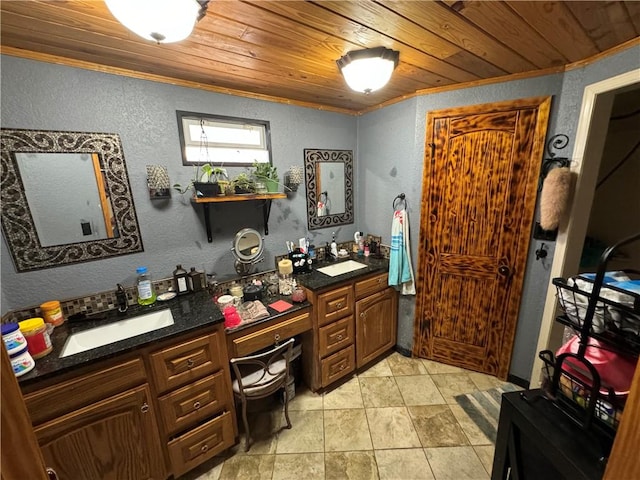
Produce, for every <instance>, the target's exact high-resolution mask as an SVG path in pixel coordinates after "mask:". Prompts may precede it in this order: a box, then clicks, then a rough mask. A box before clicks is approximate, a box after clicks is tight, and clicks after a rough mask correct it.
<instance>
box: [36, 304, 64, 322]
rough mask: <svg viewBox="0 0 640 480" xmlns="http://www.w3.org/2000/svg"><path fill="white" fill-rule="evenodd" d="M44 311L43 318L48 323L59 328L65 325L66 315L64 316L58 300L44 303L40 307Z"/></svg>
mask: <svg viewBox="0 0 640 480" xmlns="http://www.w3.org/2000/svg"><path fill="white" fill-rule="evenodd" d="M40 310H42V318H44V321H45V322H46V323H49V324H51V325H53V326H54V327H59V326H60V325H62V324H63V323H64V315H63V314H62V307H61V306H60V302H59V301H57V300H51V301H50V302H44V303H43V304H41V305H40Z"/></svg>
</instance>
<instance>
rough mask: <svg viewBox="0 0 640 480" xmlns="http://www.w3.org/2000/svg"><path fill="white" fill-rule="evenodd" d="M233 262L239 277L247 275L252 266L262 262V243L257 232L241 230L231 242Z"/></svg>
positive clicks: (246, 229)
mask: <svg viewBox="0 0 640 480" xmlns="http://www.w3.org/2000/svg"><path fill="white" fill-rule="evenodd" d="M231 251H232V252H233V255H234V257H235V258H236V260H235V269H236V272H237V273H238V274H239V275H249V274H250V273H251V272H252V271H253V266H254V265H255V264H256V263H258V262H260V261H262V253H263V251H264V241H263V238H262V236H261V235H260V233H259V232H258V231H257V230H254V229H253V228H243V229H242V230H240V231H239V232H238V233H237V234H236V237H235V238H234V240H233V246H232V247H231Z"/></svg>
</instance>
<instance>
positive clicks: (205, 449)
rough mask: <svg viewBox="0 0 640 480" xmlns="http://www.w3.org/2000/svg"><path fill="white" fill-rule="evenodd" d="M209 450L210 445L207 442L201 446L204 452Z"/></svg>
mask: <svg viewBox="0 0 640 480" xmlns="http://www.w3.org/2000/svg"><path fill="white" fill-rule="evenodd" d="M207 450H209V446H208V445H207V444H206V443H205V444H204V445H202V446H201V447H200V451H201V452H202V453H207Z"/></svg>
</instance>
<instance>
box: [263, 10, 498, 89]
mask: <svg viewBox="0 0 640 480" xmlns="http://www.w3.org/2000/svg"><path fill="white" fill-rule="evenodd" d="M275 3H276V4H278V5H279V4H280V3H281V2H275ZM267 4H268V5H272V4H273V2H267ZM318 5H320V6H322V8H324V9H326V10H327V11H331V12H333V13H336V14H337V15H338V18H339V17H340V16H342V17H344V18H346V19H356V18H357V19H358V20H357V21H358V22H359V23H360V24H361V25H363V26H365V27H367V28H369V29H371V30H374V31H377V32H380V33H381V34H383V35H386V36H387V37H389V38H393V39H395V40H396V41H398V42H400V43H403V44H405V45H411V46H412V47H414V48H417V49H418V50H420V51H422V52H423V53H425V54H428V55H432V56H434V57H437V58H439V59H441V60H444V61H446V62H447V63H449V64H451V65H455V66H457V67H460V68H464V69H466V70H467V71H470V72H473V73H475V74H476V75H477V76H479V77H481V78H484V77H490V76H497V75H504V74H506V73H508V72H506V71H505V70H503V69H501V68H499V67H497V66H495V65H493V64H492V63H490V62H488V61H486V60H484V59H482V58H479V57H478V56H476V55H474V54H472V53H470V52H467V51H466V50H463V49H462V48H460V47H459V46H457V45H455V44H453V43H451V42H449V41H447V40H444V39H442V38H440V37H439V36H437V35H434V34H433V33H431V32H429V31H427V30H425V29H423V28H421V27H419V26H418V25H416V24H415V23H413V22H411V21H409V20H407V19H406V18H403V17H401V16H399V15H396V14H393V13H391V12H389V10H387V9H386V8H384V7H383V6H382V5H378V4H376V3H372V2H341V1H337V2H334V1H322V2H319V3H318ZM368 46H370V47H373V46H377V45H368ZM385 46H386V45H385ZM401 52H402V51H401ZM344 53H346V51H345V52H344Z"/></svg>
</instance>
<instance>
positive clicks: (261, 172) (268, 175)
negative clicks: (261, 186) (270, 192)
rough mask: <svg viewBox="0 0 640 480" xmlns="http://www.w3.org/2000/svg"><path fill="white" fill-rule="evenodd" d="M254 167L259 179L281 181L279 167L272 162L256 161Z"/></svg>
mask: <svg viewBox="0 0 640 480" xmlns="http://www.w3.org/2000/svg"><path fill="white" fill-rule="evenodd" d="M253 168H254V172H253V176H254V177H256V179H257V180H274V181H276V182H277V181H279V178H278V168H277V167H275V166H273V165H271V163H268V162H257V161H254V162H253Z"/></svg>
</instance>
